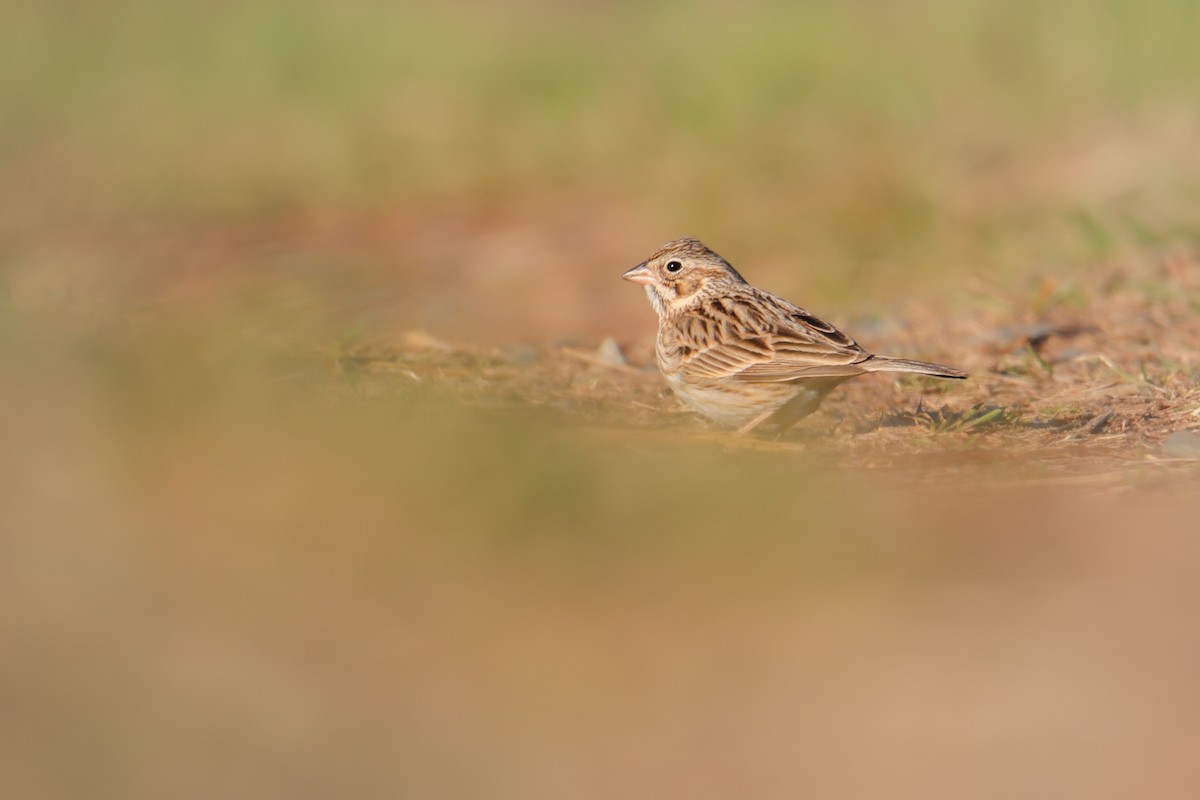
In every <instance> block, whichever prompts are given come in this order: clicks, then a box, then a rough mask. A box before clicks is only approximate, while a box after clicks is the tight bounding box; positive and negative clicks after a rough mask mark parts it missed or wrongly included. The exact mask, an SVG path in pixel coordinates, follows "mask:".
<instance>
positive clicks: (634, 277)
mask: <svg viewBox="0 0 1200 800" xmlns="http://www.w3.org/2000/svg"><path fill="white" fill-rule="evenodd" d="M621 277H622V278H624V279H625V280H627V281H632V282H633V283H640V284H642V285H643V286H649V285H650V284H652V283H654V276H653V275H652V274H650V268H649V267H647V266H646V262H645V261H643V262H642V263H640V264H638V265H637V266H636V267H634V268H633V269H631V270H629V271H628V272H626V273H625V274H624V275H622V276H621Z"/></svg>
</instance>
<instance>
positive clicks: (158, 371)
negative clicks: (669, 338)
mask: <svg viewBox="0 0 1200 800" xmlns="http://www.w3.org/2000/svg"><path fill="white" fill-rule="evenodd" d="M77 322H78V321H77ZM80 324H84V323H80ZM0 330H2V337H3V338H0V341H3V343H4V344H3V349H2V350H0V358H2V359H3V364H4V370H5V375H6V380H5V381H4V383H3V386H2V388H0V404H2V406H3V408H4V409H5V413H4V415H3V417H2V419H0V437H2V439H3V441H4V442H5V447H4V448H3V450H2V451H0V509H2V512H0V513H2V518H3V526H2V530H3V546H4V551H5V554H6V557H5V558H4V560H3V563H4V566H3V570H4V574H3V576H2V580H0V609H3V610H2V611H0V640H2V642H3V646H2V647H0V652H2V653H3V655H2V656H0V691H2V693H3V705H4V708H5V713H4V715H3V722H2V723H0V775H2V776H3V783H4V785H5V787H6V794H8V795H9V796H12V797H94V796H97V795H99V796H121V797H126V798H138V797H145V798H153V797H164V796H169V797H176V798H187V797H196V798H201V797H213V796H244V797H258V798H271V797H279V798H284V797H287V798H296V797H323V796H330V795H338V796H342V795H346V794H353V795H368V796H402V797H414V796H416V797H422V796H437V797H462V798H472V797H497V796H504V797H523V798H530V797H545V798H561V797H612V796H622V797H647V798H650V797H713V798H717V797H729V796H745V795H752V796H756V797H795V796H798V795H806V794H816V795H824V796H831V795H832V796H880V795H887V796H889V797H914V798H917V797H921V798H927V797H962V796H972V797H997V798H1001V797H1014V796H1054V797H1088V798H1097V797H1113V798H1119V797H1130V796H1152V797H1162V798H1165V797H1187V796H1191V795H1193V794H1194V792H1195V791H1196V790H1197V788H1198V787H1200V776H1197V775H1196V770H1195V759H1194V754H1195V750H1196V745H1197V743H1198V741H1200V724H1198V722H1197V720H1198V719H1200V718H1198V716H1197V713H1198V712H1200V691H1198V690H1197V686H1196V681H1195V676H1196V674H1197V672H1198V670H1200V635H1198V634H1197V631H1196V626H1195V624H1194V619H1193V614H1192V613H1191V612H1190V609H1192V608H1194V607H1195V605H1196V604H1197V603H1198V602H1200V580H1198V579H1200V566H1198V565H1200V552H1198V548H1200V543H1198V541H1197V539H1196V536H1195V520H1196V519H1197V518H1200V499H1198V497H1197V493H1196V491H1195V489H1196V486H1197V483H1196V481H1197V475H1196V473H1195V470H1194V468H1193V469H1183V471H1178V470H1173V471H1170V472H1151V473H1149V474H1148V475H1143V476H1142V477H1140V478H1139V477H1138V475H1137V472H1136V470H1135V471H1129V470H1128V469H1126V470H1124V471H1122V472H1119V473H1118V474H1117V479H1116V481H1115V482H1114V481H1113V480H1112V479H1111V478H1110V479H1105V480H1104V481H1103V482H1102V486H1103V487H1105V492H1104V493H1102V494H1098V493H1097V492H1096V491H1095V490H1094V489H1092V488H1088V487H1089V483H1088V482H1087V481H1084V482H1083V483H1082V484H1081V486H1080V488H1070V482H1069V481H1068V482H1067V483H1066V488H1064V484H1063V483H1062V482H1055V481H1051V482H1049V483H1047V484H1044V485H1043V484H1041V483H1040V482H1039V481H1038V480H1031V481H1025V480H1020V481H1017V482H1016V483H1015V484H1014V482H1013V480H1012V479H1013V478H1014V477H1017V478H1021V477H1022V476H1026V477H1031V478H1032V477H1035V476H1036V474H1037V473H1038V470H1039V467H1038V466H1037V463H1038V462H1037V455H1036V452H1037V451H1036V450H1032V451H1031V450H1023V451H1022V450H1020V445H1019V436H1018V437H1017V438H1016V440H1015V441H1016V443H1017V444H1016V446H1017V448H1018V449H1017V450H1014V451H1013V452H1024V453H1025V455H1024V456H1020V458H1026V459H1028V461H1027V464H1026V467H1025V468H1024V470H1022V468H1021V467H1020V466H1017V465H1014V464H1013V463H1012V459H1011V458H1006V457H1005V456H1004V455H1003V452H1004V448H1005V446H1006V445H1005V444H1004V443H1005V441H1006V440H1005V436H1006V434H1005V433H1004V431H1003V430H1001V431H1000V432H999V433H994V434H980V435H982V436H984V437H985V439H984V440H986V441H988V442H990V444H988V445H984V446H983V448H984V449H983V450H982V451H981V450H979V449H978V448H974V447H971V446H970V441H972V439H971V437H972V436H973V434H970V433H963V432H947V433H944V434H935V435H934V436H933V438H932V439H930V440H928V442H927V443H926V444H924V445H920V444H919V442H920V438H921V437H920V435H917V436H916V438H914V434H913V433H911V432H910V433H905V432H903V431H901V432H899V433H897V434H895V435H894V437H893V438H891V439H888V438H884V439H882V440H872V438H871V436H872V435H867V436H865V437H855V436H854V435H853V434H850V433H838V434H832V435H830V434H824V438H822V435H820V434H817V435H816V438H815V439H813V440H812V441H811V442H809V443H808V444H805V443H804V442H798V443H795V444H791V445H789V444H787V443H780V444H778V445H772V444H771V443H770V442H763V443H761V444H754V443H740V442H738V441H734V440H730V439H729V438H728V437H727V436H726V435H725V434H708V433H703V432H701V431H699V430H697V428H698V425H697V423H695V422H693V421H692V420H691V419H690V418H687V417H685V416H684V415H678V416H674V417H672V418H671V419H670V420H668V419H660V422H659V424H657V425H656V424H648V425H646V426H645V427H638V426H636V425H634V424H631V422H632V420H627V421H625V422H621V421H620V419H621V417H622V416H623V415H624V414H625V412H624V411H622V408H623V406H622V405H621V404H624V403H626V402H627V401H626V400H625V399H624V398H622V397H620V396H616V397H614V399H612V400H611V401H607V403H608V405H607V406H606V405H605V403H604V402H601V401H596V402H599V403H600V405H599V406H597V405H595V404H593V405H591V406H584V407H583V409H584V411H585V412H586V413H585V414H584V416H582V417H580V416H578V413H576V412H571V413H566V416H563V413H564V412H563V411H554V410H552V409H549V408H547V409H544V410H542V411H537V410H535V409H534V408H533V407H531V406H529V405H528V404H523V403H516V404H513V403H511V402H509V401H504V395H503V394H501V395H497V396H496V397H498V398H499V399H500V400H501V401H502V402H499V403H491V404H488V403H484V402H482V401H480V400H477V401H475V402H473V404H472V405H468V406H463V405H462V404H461V401H460V400H456V399H454V398H453V397H451V396H448V395H447V394H446V393H445V390H438V389H436V388H429V387H428V384H427V383H426V382H420V383H418V382H414V381H412V380H411V379H410V378H406V379H404V380H395V381H393V382H391V383H390V384H388V385H389V386H390V389H388V390H387V391H381V390H380V389H379V387H378V386H377V385H376V386H375V387H374V388H370V385H366V384H362V383H359V382H356V381H354V380H351V379H350V378H348V377H346V376H345V375H343V374H341V372H340V371H339V368H338V366H337V363H336V362H331V361H329V360H326V359H320V358H310V359H307V360H305V359H298V358H290V357H288V355H287V354H286V353H282V354H281V353H280V352H277V351H272V350H257V351H256V350H254V349H245V348H243V349H242V350H241V351H238V350H237V348H235V347H234V346H233V344H232V343H231V342H229V341H222V340H220V339H216V340H207V341H196V340H192V339H189V338H188V337H187V336H186V335H182V334H181V333H180V331H179V330H178V329H174V331H173V336H174V338H173V337H172V335H169V334H166V333H164V331H162V330H159V331H145V330H138V329H137V328H136V327H134V328H128V329H122V327H121V326H119V325H118V326H116V327H110V326H107V325H105V326H100V327H86V332H85V331H79V334H80V335H79V337H78V338H75V337H66V338H62V335H61V331H60V328H59V325H58V324H54V325H52V326H51V325H48V324H46V323H44V322H43V323H39V322H35V321H30V320H28V319H20V318H19V317H14V316H12V315H10V316H9V317H8V318H7V320H6V321H5V323H4V324H3V326H0ZM147 333H152V334H157V335H149V336H147V335H146V334H147ZM431 357H432V356H431ZM441 369H443V370H444V369H448V367H447V366H445V364H443V366H442V367H441ZM529 369H531V370H532V369H534V367H529ZM581 369H582V370H583V372H581V373H580V374H588V373H587V372H586V370H588V369H590V367H588V366H587V365H584V367H582V368H581ZM623 375H625V373H623V372H620V371H618V372H615V373H614V372H612V371H606V370H601V371H600V372H598V373H592V380H593V384H592V385H593V389H592V390H591V392H590V393H591V394H592V395H593V396H597V395H599V396H603V391H602V387H605V386H609V385H611V383H610V382H611V381H620V380H627V378H624V377H622V376H623ZM629 379H632V380H634V381H635V384H637V385H639V386H640V385H642V384H641V381H643V377H642V376H641V375H640V374H636V375H632V376H631V378H629ZM597 381H598V383H595V382H597ZM649 381H650V382H654V381H656V379H655V378H654V376H652V375H651V376H649ZM596 386H599V387H601V390H597V389H596V388H595V387H596ZM356 387H357V388H356ZM631 391H632V392H633V393H634V396H635V397H636V396H642V397H643V398H644V399H645V401H646V402H648V403H660V404H661V403H666V402H667V400H668V398H662V397H661V396H660V395H658V394H657V390H655V389H650V390H649V391H650V392H651V393H650V394H649V395H646V394H642V395H638V392H642V391H644V390H641V389H637V388H634V389H633V390H631ZM656 397H657V398H658V399H655V398H656ZM859 399H860V400H861V397H860V398H859ZM489 406H490V407H489ZM571 407H572V404H571V403H568V404H567V405H565V406H562V407H561V408H562V409H565V410H566V411H567V412H570V408H571ZM522 408H524V409H525V410H522ZM588 408H590V409H591V410H590V411H588V410H587V409H588ZM605 408H607V410H605ZM835 411H836V409H835ZM822 413H824V412H822ZM589 414H590V415H592V416H590V417H589V416H588V415H589ZM820 417H821V415H818V416H817V417H814V420H820ZM589 419H591V420H592V421H591V422H589V421H588V420H589ZM604 420H607V421H604ZM671 420H674V421H671ZM599 423H603V426H604V427H597V424H599ZM664 423H665V424H667V430H665V431H664V430H663V429H662V425H663V424H664ZM681 425H682V426H683V427H682V428H681V427H680V426H681ZM699 427H702V426H699ZM912 430H913V429H911V428H910V429H909V431H912ZM689 431H692V432H689ZM810 435H811V434H810ZM873 435H883V434H882V433H880V434H873ZM830 436H832V438H830ZM847 437H849V438H847ZM988 437H990V438H988ZM864 438H865V440H866V441H867V444H865V445H863V444H860V445H857V446H858V447H860V448H861V447H866V448H867V450H869V451H872V452H874V454H875V457H876V458H879V457H881V456H882V455H884V454H886V453H887V452H888V451H889V447H891V448H892V453H893V458H892V463H893V464H897V465H899V466H900V469H899V470H898V471H897V470H889V469H882V470H881V469H870V468H864V467H863V466H861V465H860V463H859V461H858V460H857V459H856V458H854V457H853V455H852V454H853V450H851V451H846V450H845V449H844V448H845V445H844V442H846V441H859V442H861V441H864ZM984 440H980V441H984ZM871 441H875V444H874V445H872V444H870V442H871ZM889 443H890V444H889ZM914 447H916V451H915V452H914V451H913V448H914ZM963 447H966V448H967V450H966V452H965V453H963V452H959V453H958V454H957V455H955V451H961V448H963ZM993 447H998V448H999V449H998V450H996V451H993V455H992V457H985V456H987V455H988V452H989V451H990V449H991V448H993ZM789 448H790V449H789ZM905 451H908V452H913V453H914V454H913V455H912V456H910V457H908V460H907V461H906V460H905V457H904V456H903V453H904V452H905ZM922 453H924V455H923V456H922V455H921V454H922ZM937 453H941V454H943V455H944V456H954V458H953V459H952V460H950V461H945V460H942V461H938V460H930V458H929V457H930V456H933V455H936V454H937ZM897 459H899V460H897ZM1110 460H1111V459H1110ZM1080 463H1081V464H1083V465H1084V466H1083V471H1082V472H1080V471H1079V470H1074V471H1072V470H1070V469H1067V470H1066V473H1067V474H1081V475H1083V476H1084V477H1086V475H1087V474H1088V473H1087V470H1088V469H1091V468H1093V467H1092V465H1093V464H1094V462H1092V461H1088V460H1087V459H1086V458H1085V459H1084V460H1083V461H1081V462H1080ZM1185 463H1186V462H1185ZM1191 463H1194V462H1191ZM947 465H950V466H949V468H947ZM955 465H957V466H955ZM1051 472H1052V473H1054V474H1062V472H1063V470H1062V468H1061V467H1060V468H1057V469H1056V470H1052V471H1051ZM1122 475H1123V476H1125V477H1124V478H1122V477H1121V476H1122ZM930 476H938V477H936V479H935V480H932V481H930V480H927V478H929V477H930ZM1014 487H1015V488H1014ZM1051 487H1055V488H1051Z"/></svg>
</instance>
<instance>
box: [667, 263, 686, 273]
mask: <svg viewBox="0 0 1200 800" xmlns="http://www.w3.org/2000/svg"><path fill="white" fill-rule="evenodd" d="M681 269H683V264H680V263H679V262H678V261H668V262H667V272H679V270H681Z"/></svg>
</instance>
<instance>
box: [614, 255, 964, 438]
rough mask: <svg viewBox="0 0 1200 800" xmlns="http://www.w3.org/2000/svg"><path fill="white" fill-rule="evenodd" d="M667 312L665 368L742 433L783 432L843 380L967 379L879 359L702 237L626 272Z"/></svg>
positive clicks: (662, 324)
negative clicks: (870, 375) (874, 376)
mask: <svg viewBox="0 0 1200 800" xmlns="http://www.w3.org/2000/svg"><path fill="white" fill-rule="evenodd" d="M622 277H624V278H625V280H627V281H633V282H634V283H640V284H642V285H644V286H645V287H646V295H647V296H648V297H649V298H650V304H651V305H652V306H654V310H655V311H656V312H657V313H658V344H657V347H656V352H657V355H658V366H659V369H661V370H662V374H663V377H664V378H666V379H667V383H668V384H670V386H671V388H672V389H673V390H674V392H675V394H676V395H677V396H678V397H679V399H680V400H682V401H683V402H684V404H685V405H687V406H689V407H690V408H692V409H694V410H696V411H699V412H700V413H701V414H703V415H704V416H706V417H709V418H710V419H712V420H714V421H716V422H717V423H719V424H721V425H725V426H728V427H737V428H738V433H748V432H749V431H751V430H753V429H754V428H756V427H757V426H758V425H760V424H762V423H764V422H766V423H769V424H770V425H773V426H775V427H776V429H777V430H778V431H779V432H783V431H785V430H787V429H788V428H790V427H791V426H792V425H794V424H795V423H796V422H797V421H798V420H800V419H802V418H803V417H806V416H808V415H809V414H811V413H812V412H814V411H816V410H817V407H818V406H819V405H821V401H822V400H824V399H825V395H827V394H829V392H830V391H832V390H833V388H834V387H836V386H837V385H838V384H840V383H841V382H842V381H845V380H848V379H850V378H853V377H855V376H856V375H862V374H864V373H867V372H915V373H917V374H918V375H932V376H933V377H936V378H965V377H967V374H966V373H965V372H963V371H961V370H957V369H954V368H953V367H943V366H941V365H940V364H928V363H926V362H924V361H909V360H908V359H903V358H887V357H885V356H876V355H872V354H870V353H868V352H867V351H866V350H863V349H862V347H860V346H859V345H858V343H857V342H855V341H854V340H853V339H851V338H850V337H849V336H847V335H846V334H844V333H842V332H841V331H839V330H838V329H837V328H835V327H833V326H832V325H830V324H829V323H828V322H824V321H823V320H820V319H818V318H817V317H815V316H813V315H812V314H810V313H808V312H807V311H805V310H804V309H803V308H800V307H798V306H794V305H792V304H791V303H789V302H788V301H786V300H784V299H782V298H779V297H776V296H775V295H773V294H771V293H770V292H764V291H763V290H761V289H756V288H754V287H753V286H751V285H750V284H748V283H746V281H745V280H744V279H743V278H742V276H741V275H739V274H738V273H737V270H735V269H734V268H733V267H732V266H731V265H730V264H729V262H728V261H726V260H725V259H723V258H721V257H720V256H719V255H717V254H716V253H714V252H713V251H712V250H709V249H708V248H707V247H705V246H704V245H703V244H702V243H701V242H700V241H698V240H696V239H676V240H675V241H673V242H668V243H667V244H665V245H663V246H662V247H661V248H659V250H658V251H657V252H655V253H654V255H652V256H650V258H648V259H646V260H645V261H643V262H642V263H641V264H638V265H637V266H636V267H634V268H632V269H630V270H629V271H627V272H626V273H625V274H624V276H622Z"/></svg>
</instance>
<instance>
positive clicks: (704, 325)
mask: <svg viewBox="0 0 1200 800" xmlns="http://www.w3.org/2000/svg"><path fill="white" fill-rule="evenodd" d="M675 330H676V331H677V332H678V336H679V339H680V341H679V344H680V345H681V347H680V355H681V361H682V365H683V367H684V369H686V370H687V372H688V373H689V374H690V376H691V377H693V378H696V379H701V380H705V379H708V380H720V379H732V380H738V381H746V382H749V383H786V382H788V381H793V380H800V379H803V378H822V377H850V376H852V375H858V374H860V373H861V372H863V369H862V367H860V366H858V365H859V363H860V362H862V361H865V360H867V359H869V358H870V357H871V356H870V354H868V353H867V352H866V351H864V350H863V349H862V348H861V347H859V345H858V343H857V342H855V341H854V340H853V339H851V338H850V337H849V336H847V335H846V334H844V333H842V332H841V331H839V330H838V329H837V328H835V327H834V326H832V325H830V324H829V323H828V322H825V321H824V320H821V319H819V318H817V317H815V316H813V315H812V314H810V313H808V312H807V311H805V310H804V309H802V308H799V307H797V306H793V305H792V304H791V303H788V302H787V301H785V300H781V299H780V298H777V297H775V296H774V295H770V294H768V293H766V292H759V291H757V290H756V291H754V292H753V293H750V292H747V293H745V294H739V295H733V296H723V297H718V298H715V299H713V300H712V301H710V302H708V303H704V304H702V305H700V306H698V307H697V308H695V309H693V310H692V311H690V312H688V313H686V314H685V315H683V317H681V318H680V319H679V320H678V324H677V326H676V328H675Z"/></svg>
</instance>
